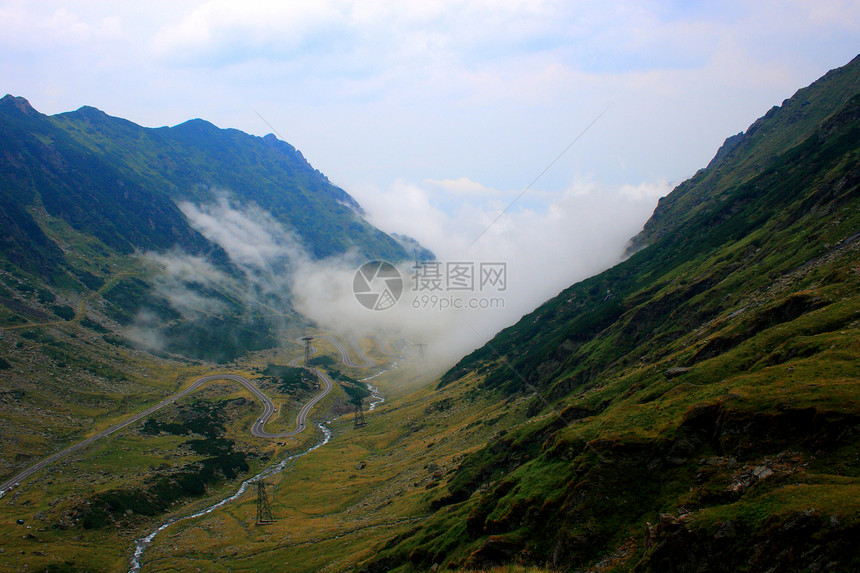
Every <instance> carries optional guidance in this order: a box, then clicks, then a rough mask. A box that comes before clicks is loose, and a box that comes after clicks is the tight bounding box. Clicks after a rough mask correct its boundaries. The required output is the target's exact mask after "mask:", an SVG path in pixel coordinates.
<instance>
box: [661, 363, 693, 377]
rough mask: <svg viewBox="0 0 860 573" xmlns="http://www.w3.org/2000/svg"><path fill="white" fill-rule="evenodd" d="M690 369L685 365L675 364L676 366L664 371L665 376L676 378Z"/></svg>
mask: <svg viewBox="0 0 860 573" xmlns="http://www.w3.org/2000/svg"><path fill="white" fill-rule="evenodd" d="M689 371H690V369H689V368H687V367H685V366H675V367H674V368H669V369H668V370H664V371H663V376H665V377H666V378H674V377H676V376H680V375H681V374H684V373H686V372H689Z"/></svg>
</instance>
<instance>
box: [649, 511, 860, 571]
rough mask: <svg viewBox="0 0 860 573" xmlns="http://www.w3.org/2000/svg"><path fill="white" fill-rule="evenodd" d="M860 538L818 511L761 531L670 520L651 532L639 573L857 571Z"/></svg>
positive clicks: (771, 523)
mask: <svg viewBox="0 0 860 573" xmlns="http://www.w3.org/2000/svg"><path fill="white" fill-rule="evenodd" d="M858 535H860V529H858V528H857V527H842V526H841V525H840V524H839V520H838V518H836V516H832V515H826V514H824V513H822V512H819V511H817V510H815V509H809V510H806V511H801V512H796V513H793V514H789V515H787V516H780V517H773V518H771V519H770V520H768V522H767V523H766V524H765V527H763V528H761V529H758V530H754V529H749V528H746V527H744V526H742V525H739V524H738V525H736V524H735V523H734V522H731V521H726V522H723V523H718V524H716V528H715V529H714V528H711V529H706V528H700V529H691V528H690V527H689V526H688V525H687V524H686V523H685V522H684V521H683V520H680V519H670V520H668V521H666V522H663V521H661V522H660V523H658V524H657V525H656V526H653V527H651V528H650V529H649V530H648V531H646V536H645V545H646V550H647V552H646V556H645V557H644V558H643V559H642V560H641V561H640V562H639V563H638V564H637V565H636V567H635V568H634V571H666V572H674V571H677V572H686V571H690V572H693V571H697V572H698V571H856V570H857V566H860V555H858V554H857V550H856V539H858Z"/></svg>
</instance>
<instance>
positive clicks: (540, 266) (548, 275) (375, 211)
mask: <svg viewBox="0 0 860 573" xmlns="http://www.w3.org/2000/svg"><path fill="white" fill-rule="evenodd" d="M459 181H464V182H468V180H459ZM469 185H471V182H469ZM437 187H438V186H437V185H436V184H435V182H430V183H428V182H425V184H422V185H416V184H411V183H407V182H402V181H401V182H398V183H397V184H395V185H393V186H392V187H391V189H389V190H388V191H385V192H379V191H377V192H376V193H375V194H371V195H367V196H365V197H362V199H364V200H363V201H362V203H363V204H364V206H365V207H366V208H367V210H368V212H369V214H370V218H371V220H372V222H375V223H376V224H377V225H378V226H380V227H382V228H384V229H385V230H387V231H390V232H402V233H408V234H409V235H411V236H413V237H415V238H417V239H418V240H419V241H421V243H422V244H423V245H425V246H427V247H428V248H431V249H432V250H434V251H435V252H436V253H437V257H438V259H437V261H436V262H435V263H431V265H436V267H435V269H434V270H435V271H436V272H438V273H439V275H438V278H439V280H438V281H437V282H436V283H435V284H430V283H429V282H428V281H427V280H425V281H423V282H424V284H423V285H422V281H421V279H422V277H423V278H425V279H426V278H427V276H429V275H427V274H424V273H427V268H428V267H416V266H415V262H414V261H403V262H401V263H400V264H399V265H398V271H399V273H400V278H401V281H402V282H401V284H402V293H397V294H400V299H399V300H398V301H397V302H396V304H393V305H391V306H390V308H385V309H384V310H371V309H368V308H366V307H365V306H364V305H363V304H362V303H361V301H359V300H358V299H357V298H356V296H355V293H354V280H355V277H356V272H357V270H358V268H359V267H360V266H361V265H362V264H364V263H366V262H368V261H366V260H364V259H362V258H359V257H358V256H357V255H356V254H355V253H354V252H349V253H345V254H343V255H341V256H338V257H330V258H326V259H314V258H313V257H311V256H310V255H309V254H308V253H307V252H306V251H305V249H304V248H302V245H301V244H300V242H299V241H298V240H297V239H296V238H295V235H294V234H293V233H292V232H291V231H290V230H289V229H286V228H284V226H283V225H281V224H280V223H279V222H278V221H277V220H276V219H275V218H274V217H272V216H271V214H269V213H267V212H266V211H264V210H262V209H261V208H259V207H258V206H256V205H254V204H239V203H237V202H235V201H234V200H231V199H230V198H228V197H227V196H226V195H224V196H222V197H220V198H218V199H217V200H215V201H213V202H211V203H207V204H193V203H182V204H181V209H182V211H183V212H184V213H185V214H186V216H187V217H188V219H189V221H190V222H191V223H192V225H193V226H194V227H195V228H196V229H197V230H199V231H200V232H201V233H202V234H203V235H204V236H206V237H207V238H208V239H210V240H211V241H213V242H215V243H217V244H218V245H220V246H221V247H222V248H223V249H224V250H225V252H226V253H227V254H228V255H229V257H230V261H231V262H232V263H233V265H235V267H236V268H238V269H239V270H240V276H238V277H237V276H233V275H231V274H228V273H226V272H224V271H222V270H220V269H217V268H215V267H214V266H213V265H212V264H211V263H209V262H207V261H206V260H204V259H201V258H199V257H192V256H189V255H186V254H182V253H169V254H158V255H155V254H151V255H149V256H148V257H149V259H150V260H151V261H152V262H153V263H154V264H157V265H158V266H159V268H161V269H162V272H161V274H160V275H159V278H158V279H157V281H156V292H157V294H159V295H160V296H161V297H163V298H165V299H167V300H168V301H169V302H170V305H171V306H172V307H173V309H174V310H176V311H177V312H179V313H180V314H181V315H182V316H183V317H185V318H188V319H196V318H200V317H207V316H209V317H211V316H217V315H219V314H222V313H225V312H229V311H230V309H229V308H227V306H226V305H227V303H225V302H224V298H223V297H222V296H220V295H219V294H218V293H222V294H223V295H226V297H227V298H229V299H232V300H241V301H242V303H243V304H244V305H246V306H247V307H249V308H252V309H257V310H258V311H261V312H263V313H264V314H266V315H267V317H269V318H275V317H277V316H278V311H280V316H281V317H282V320H281V322H280V323H279V324H278V325H277V326H278V328H279V330H280V331H281V332H282V336H289V337H294V336H296V335H297V333H296V331H295V330H294V329H293V328H294V327H295V326H296V324H297V322H301V321H297V320H295V316H294V315H293V319H292V320H291V319H290V312H285V310H286V309H290V311H292V310H294V311H295V312H296V313H298V314H299V315H301V316H303V317H305V319H306V320H308V321H310V322H311V323H312V324H313V325H314V326H316V327H318V328H320V329H323V330H326V331H329V332H332V333H335V334H337V335H340V336H343V337H352V336H362V335H367V334H373V335H379V336H382V337H384V338H388V339H389V340H392V339H400V338H405V339H407V340H409V341H411V342H413V343H415V344H419V343H421V344H424V345H426V346H425V348H426V355H427V357H428V360H432V361H433V364H435V365H436V367H437V368H438V369H439V370H440V371H441V370H443V369H444V368H447V367H449V366H450V365H452V364H453V363H454V362H455V361H456V360H457V359H459V358H460V357H462V356H463V355H464V354H466V353H468V352H469V351H471V350H472V349H474V348H476V347H478V346H480V345H482V344H483V343H485V342H486V341H487V340H489V339H490V338H491V337H492V336H493V335H494V334H495V333H496V332H498V331H499V330H500V329H502V328H504V327H505V326H508V325H510V324H513V323H514V322H516V321H517V320H518V319H519V318H520V317H521V316H522V315H523V314H525V313H527V312H529V311H531V310H533V309H534V308H535V307H537V306H538V305H539V304H540V303H542V302H543V301H545V300H546V299H548V298H550V297H552V296H554V295H555V294H557V293H558V292H559V291H560V290H561V289H563V288H565V287H567V286H569V285H570V284H572V283H574V282H576V281H577V280H581V279H583V278H586V277H587V276H590V275H592V274H594V273H597V272H600V271H601V270H603V269H605V268H607V267H609V266H611V265H613V264H615V263H617V262H618V261H620V260H621V254H622V253H623V251H624V247H625V246H626V244H627V241H628V240H629V239H630V237H632V236H633V235H634V234H636V233H637V232H638V231H639V229H641V226H642V224H643V223H644V221H645V220H646V219H647V217H648V215H649V214H650V213H651V211H652V210H653V206H654V204H655V203H656V197H657V196H658V195H660V194H664V193H665V192H668V184H666V183H665V182H654V183H647V184H641V185H637V186H624V187H617V188H608V187H604V186H601V185H598V184H596V183H591V182H580V183H577V184H574V185H571V186H570V187H569V188H568V189H567V190H565V192H563V193H561V194H558V195H546V194H541V193H540V192H535V193H534V194H533V196H527V197H524V201H523V203H524V206H522V207H520V206H519V204H516V205H514V206H513V207H512V208H511V209H510V210H509V211H508V212H507V213H505V214H504V215H502V216H501V217H499V214H500V213H501V212H502V211H503V210H504V209H505V208H506V207H507V206H509V205H510V200H511V195H512V193H511V192H509V191H508V192H504V191H497V190H489V191H488V192H487V193H480V194H477V195H473V196H472V197H473V200H471V201H469V200H466V201H464V202H463V203H462V204H461V207H460V208H459V209H457V210H454V211H451V212H449V211H446V210H443V209H441V208H439V207H437V206H435V205H434V202H435V196H434V189H435V188H437ZM474 188H475V189H479V188H480V189H489V188H487V187H484V186H482V185H480V184H477V183H476V184H475V185H474ZM435 192H438V189H436V190H435ZM482 233H483V234H482ZM479 236H480V238H479V239H478V240H477V241H475V239H476V238H478V237H479ZM492 265H496V271H497V272H503V273H504V282H503V284H501V285H500V284H490V283H487V284H482V282H481V279H482V278H485V277H484V275H482V274H481V270H482V268H484V267H487V268H489V266H492ZM458 266H459V269H460V271H465V272H467V273H468V278H470V280H471V281H472V282H471V283H469V282H468V281H467V282H464V283H461V284H457V283H456V282H452V280H451V279H452V278H454V277H453V275H452V274H451V271H452V269H457V268H458ZM500 269H502V270H500ZM463 276H465V275H463ZM463 276H461V277H460V278H461V279H462V278H463ZM431 278H432V277H431ZM385 286H386V285H385V283H384V281H381V280H379V281H377V282H376V283H375V284H374V289H378V290H375V291H374V292H377V293H381V292H382V289H384V288H385ZM155 322H156V321H155V320H154V318H153V316H152V315H151V314H143V315H141V317H140V318H139V321H138V324H137V325H136V328H137V333H136V334H137V336H138V338H139V339H140V340H147V341H149V342H151V343H153V344H154V343H158V342H159V339H158V335H157V332H155V330H156V329H155V327H154V325H155ZM287 333H289V334H287Z"/></svg>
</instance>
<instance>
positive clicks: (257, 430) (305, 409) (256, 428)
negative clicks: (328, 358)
mask: <svg viewBox="0 0 860 573" xmlns="http://www.w3.org/2000/svg"><path fill="white" fill-rule="evenodd" d="M327 338H328V339H329V340H332V341H333V340H334V339H333V338H330V337H327ZM338 346H339V345H338ZM339 348H340V347H339ZM314 353H316V349H314ZM341 356H344V354H343V351H341ZM348 359H349V355H348V354H347V355H346V360H348ZM298 360H300V359H296V360H294V361H293V362H291V364H293V363H297V361H298ZM345 362H346V361H345ZM308 370H310V371H311V372H313V373H314V374H315V375H316V376H317V377H318V378H319V379H320V382H322V390H321V391H320V392H319V394H317V395H316V396H314V397H313V398H311V399H310V400H309V401H308V402H307V403H306V404H305V405H304V406H302V409H301V410H300V411H299V414H298V415H297V416H296V429H295V430H291V431H289V432H283V433H280V434H273V433H271V432H267V431H266V422H267V421H268V420H269V418H270V417H271V416H272V414H273V413H274V412H275V404H274V403H273V402H272V400H271V399H270V398H269V397H268V396H266V395H265V394H263V392H262V391H261V390H260V389H259V388H257V386H256V385H255V384H254V383H253V382H251V381H250V380H248V379H247V378H245V377H243V376H239V375H238V374H211V375H209V376H204V377H202V378H198V379H197V380H195V381H194V383H193V384H191V386H189V387H188V388H186V389H185V390H182V391H181V392H179V393H177V394H174V395H172V396H170V397H169V398H165V399H164V400H162V401H161V402H159V403H158V404H155V405H154V406H150V407H149V408H147V409H146V410H144V411H142V412H138V413H137V414H135V415H134V416H132V417H131V418H129V419H127V420H124V421H122V422H120V423H119V424H116V425H114V426H111V427H110V428H107V429H105V430H102V431H101V432H99V433H97V434H94V435H92V436H90V437H89V438H87V439H85V440H83V441H82V442H78V443H77V444H74V445H71V446H69V447H68V448H66V449H64V450H60V451H59V452H56V453H55V454H52V455H50V456H48V457H47V458H45V459H43V460H41V461H39V462H38V463H36V464H34V465H32V466H30V467H29V468H27V469H25V470H24V471H22V472H20V473H19V474H17V475H15V476H13V477H12V478H10V479H8V480H6V481H5V482H3V483H2V484H0V498H2V497H3V496H4V495H5V494H6V493H7V492H8V491H9V490H11V489H13V488H14V487H17V486H18V484H19V483H21V481H23V480H25V479H27V478H28V477H30V476H31V475H33V474H34V473H36V472H38V471H39V470H41V469H44V468H45V467H46V466H48V465H50V464H52V463H54V462H56V461H57V460H60V459H62V458H64V457H66V456H68V455H69V454H71V453H74V452H76V451H78V450H80V449H81V448H85V447H87V446H88V445H90V444H92V443H93V442H95V441H96V440H100V439H101V438H104V437H105V436H109V435H111V434H113V433H114V432H116V431H118V430H121V429H123V428H125V427H126V426H128V425H129V424H133V423H135V422H137V421H139V420H140V419H142V418H145V417H146V416H149V415H150V414H152V413H153V412H157V411H158V410H160V409H161V408H164V407H165V406H167V405H168V404H172V403H173V402H175V401H176V400H179V399H180V398H184V397H185V396H187V395H188V394H190V393H191V392H194V391H195V390H197V389H198V388H200V386H202V385H204V384H206V383H207V382H212V381H213V380H230V381H233V382H238V383H239V384H241V385H242V386H244V387H245V388H247V389H248V390H250V391H251V393H252V394H254V396H256V397H257V398H259V400H260V401H261V402H262V403H263V412H262V414H260V416H259V417H258V418H257V420H256V421H255V422H254V425H253V426H252V427H251V434H253V435H254V436H257V437H258V438H286V437H289V436H295V435H296V434H300V433H301V432H303V431H304V430H305V428H307V419H308V414H310V411H311V409H312V408H313V407H314V406H316V405H317V404H318V403H319V402H320V400H322V399H323V398H325V397H326V396H328V394H329V392H331V390H332V382H331V378H329V377H328V376H327V375H326V374H325V372H323V371H322V370H320V369H318V368H308Z"/></svg>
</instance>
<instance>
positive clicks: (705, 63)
mask: <svg viewBox="0 0 860 573" xmlns="http://www.w3.org/2000/svg"><path fill="white" fill-rule="evenodd" d="M858 38H860V2H856V1H853V2H852V1H845V2H841V1H830V0H817V1H810V2H790V1H767V0H756V1H754V2H748V1H739V2H716V1H714V2H711V1H709V2H705V1H666V2H647V1H640V2H624V1H619V2H605V1H600V2H584V1H583V2H579V1H552V0H474V1H471V0H464V1H448V0H440V1H433V2H430V1H426V0H417V1H414V0H358V1H355V2H345V1H339V0H313V1H311V0H305V1H272V2H269V1H261V0H211V1H206V2H200V1H186V0H170V1H157V0H148V1H147V2H115V1H111V2H102V1H96V0H93V1H86V2H83V1H66V2H59V1H52V0H40V1H38V2H34V1H29V0H22V1H9V0H5V1H0V66H2V74H0V84H2V85H0V91H2V92H7V93H12V94H14V95H19V96H23V97H26V98H27V99H29V100H30V102H31V103H32V105H33V106H34V107H35V108H36V109H38V110H40V111H42V112H43V113H49V114H52V113H58V112H62V111H68V110H72V109H76V108H78V107H80V106H82V105H93V106H96V107H98V108H100V109H102V110H104V111H105V112H107V113H109V114H111V115H115V116H121V117H125V118H127V119H130V120H132V121H134V122H136V123H139V124H142V125H145V126H161V125H175V124H177V123H181V122H182V121H185V120H187V119H190V118H194V117H201V118H204V119H207V120H209V121H211V122H213V123H215V124H216V125H218V126H219V127H225V128H226V127H233V128H238V129H241V130H244V131H247V132H250V133H253V134H257V135H264V134H266V133H268V132H271V131H275V132H276V133H277V134H278V135H279V136H281V137H282V138H283V139H285V140H286V141H288V142H290V143H291V144H293V145H295V146H296V147H297V148H299V149H300V150H301V151H302V152H303V154H304V155H305V157H307V158H308V160H309V161H310V162H311V163H312V164H313V165H314V166H315V167H317V168H318V169H320V170H321V171H323V172H324V173H325V174H326V175H327V176H328V177H329V178H330V179H331V180H332V181H333V182H334V183H335V184H337V185H339V186H341V187H343V188H344V189H346V190H347V191H348V192H350V193H351V194H353V195H354V196H355V197H356V198H357V199H358V200H359V201H360V202H361V203H362V204H363V205H364V206H365V207H366V209H367V210H368V212H369V218H370V219H371V220H372V221H373V222H375V223H376V224H377V225H378V226H380V227H381V228H383V229H384V230H386V231H393V232H401V233H408V234H410V235H412V236H415V237H417V238H418V239H419V240H421V241H422V242H423V243H424V244H425V245H427V246H429V247H430V248H432V249H434V250H435V251H436V252H437V254H438V255H439V256H440V257H441V258H452V257H459V258H463V257H467V256H468V257H472V258H473V259H487V258H491V259H496V260H506V261H508V262H510V263H511V264H512V265H514V264H515V263H516V264H518V265H520V266H519V267H516V268H512V269H511V270H510V271H509V273H510V274H511V277H510V280H511V282H512V283H515V282H516V281H517V280H519V281H520V282H529V283H530V284H531V285H532V286H533V287H534V288H536V289H537V290H536V291H535V292H536V294H534V297H537V298H534V297H533V300H532V302H533V303H535V304H536V302H539V300H540V297H546V296H549V295H551V294H553V293H554V292H556V291H557V290H558V289H559V288H561V287H563V286H565V285H566V284H569V283H570V282H572V281H573V280H575V279H578V278H583V276H584V275H586V274H589V273H592V272H595V271H597V270H600V269H601V268H602V267H605V266H608V265H609V264H611V263H612V262H614V258H615V257H617V255H618V253H619V252H620V251H621V249H622V248H623V246H624V242H625V241H626V239H627V238H628V237H630V236H631V235H632V234H634V233H635V232H636V231H637V230H638V229H639V228H640V227H641V225H642V223H643V222H644V220H645V219H646V218H647V217H648V215H649V214H650V212H651V211H652V210H653V207H654V205H655V202H656V199H657V197H659V196H660V195H663V194H665V193H667V192H668V191H669V190H670V189H671V186H672V185H673V184H675V183H678V182H679V181H680V180H683V179H684V178H686V177H688V176H690V175H692V174H693V173H694V172H695V171H696V170H697V169H698V168H700V167H703V166H704V165H706V164H707V162H708V161H709V160H710V159H711V157H712V156H713V155H714V153H715V152H716V150H717V148H718V147H719V145H720V144H721V143H722V142H723V140H724V139H725V138H726V137H727V136H729V135H732V134H735V133H737V132H739V131H741V130H744V129H746V128H747V127H748V126H749V124H750V123H752V122H753V121H754V120H755V119H756V118H757V117H759V116H761V115H763V114H764V113H765V112H766V111H767V109H768V108H770V107H771V106H773V105H778V104H779V103H780V102H781V101H782V100H783V99H785V98H787V97H790V96H791V95H792V94H793V93H794V92H795V91H796V90H797V89H798V88H800V87H802V86H805V85H807V84H809V83H810V82H812V81H814V80H815V79H817V78H818V77H820V76H821V75H823V74H824V73H825V72H826V71H827V70H829V69H831V68H834V67H838V66H841V65H843V64H845V63H847V62H848V61H849V60H851V59H852V58H853V57H854V56H855V55H857V53H858V49H860V48H858V46H860V43H858V42H857V40H858ZM571 143H573V145H571ZM568 146H570V147H569V149H568ZM565 149H567V151H566V152H565V153H564V154H562V155H561V157H559V155H560V154H561V153H562V152H563V151H564V150H565ZM547 167H549V169H547ZM544 170H546V172H545V173H544ZM542 174H543V175H542ZM523 191H526V192H525V193H523ZM512 203H513V205H512ZM511 205H512V206H511ZM508 206H511V208H510V209H509V211H507V212H506V214H505V215H504V216H503V217H501V218H498V215H499V213H501V212H502V211H503V210H505V208H506V207H508ZM497 218H498V219H497ZM494 221H496V222H495V223H493V222H494ZM491 223H493V224H492V226H491V228H490V230H489V231H488V232H486V233H484V234H483V235H482V237H481V240H480V241H479V242H478V243H476V244H473V241H474V239H475V237H477V236H478V235H480V234H481V233H482V232H483V231H484V230H485V229H486V228H487V226H488V225H490V224H491ZM527 278H528V280H527ZM530 304H531V303H530Z"/></svg>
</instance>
